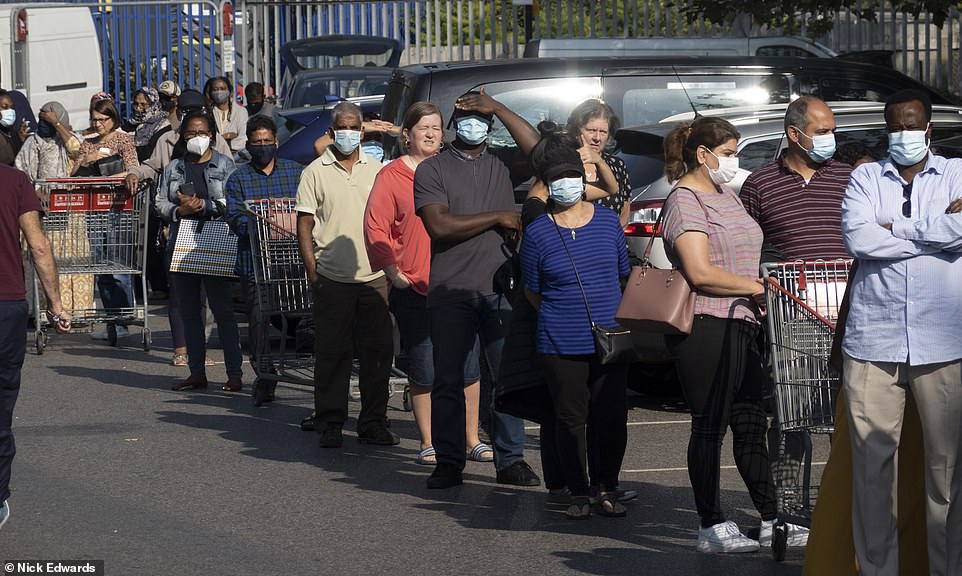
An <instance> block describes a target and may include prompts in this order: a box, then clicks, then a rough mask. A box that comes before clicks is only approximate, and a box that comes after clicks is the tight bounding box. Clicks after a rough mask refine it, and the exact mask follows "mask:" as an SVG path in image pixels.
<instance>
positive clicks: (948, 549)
mask: <svg viewBox="0 0 962 576" xmlns="http://www.w3.org/2000/svg"><path fill="white" fill-rule="evenodd" d="M931 117H932V104H931V102H930V100H929V98H928V96H927V95H925V94H924V93H921V92H917V91H902V92H899V93H897V94H894V95H893V96H892V97H890V98H889V100H888V102H886V105H885V122H886V127H887V129H888V132H889V158H886V159H885V160H882V161H879V162H874V163H870V164H864V165H862V166H859V167H858V168H856V169H855V171H854V172H853V173H852V179H851V181H850V182H849V185H848V189H847V190H846V192H845V200H844V201H843V203H842V232H843V234H844V239H845V245H846V248H847V249H848V250H849V252H851V254H852V255H853V256H855V257H856V258H858V260H859V268H858V271H857V273H856V275H855V277H854V279H853V280H852V283H853V285H852V290H851V294H852V296H851V309H850V312H849V317H848V321H847V323H846V332H845V337H844V340H843V343H842V351H843V352H844V365H843V372H842V373H843V385H844V387H845V395H846V398H847V400H848V409H849V425H850V427H851V431H852V474H853V488H854V490H853V510H852V515H853V524H854V537H855V550H856V554H857V556H858V564H859V569H860V571H861V573H862V574H872V575H880V576H885V575H893V576H894V575H896V574H898V572H899V556H898V552H899V542H898V533H897V528H896V516H897V502H895V497H894V494H895V490H894V486H895V485H896V482H897V478H896V468H895V454H896V450H897V448H898V444H899V436H900V433H901V428H902V420H903V413H904V408H905V395H906V391H907V390H909V389H911V391H912V393H913V394H914V396H915V398H916V402H917V405H918V409H919V415H920V418H921V421H922V434H923V438H924V442H925V462H926V482H925V489H926V496H927V499H926V516H927V527H928V530H927V534H928V555H929V570H930V574H933V575H940V576H946V575H956V574H962V525H960V522H962V517H960V514H962V508H960V507H959V505H958V504H957V503H956V502H955V499H956V497H957V496H958V495H959V493H960V488H962V482H960V480H962V473H959V472H957V471H956V467H957V465H958V463H959V446H960V442H959V441H960V428H962V371H960V358H962V327H960V325H959V323H958V319H959V318H960V317H962V261H960V256H962V214H956V213H952V214H949V213H947V211H948V207H949V206H950V205H951V204H952V203H953V202H954V201H956V200H958V199H959V197H960V196H962V189H960V187H959V182H962V160H959V159H951V160H949V159H946V158H943V157H941V156H937V155H935V154H933V153H932V152H930V151H929V149H928V148H929V143H930V141H931V137H932V125H931Z"/></svg>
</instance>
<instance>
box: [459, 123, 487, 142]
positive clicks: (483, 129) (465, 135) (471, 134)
mask: <svg viewBox="0 0 962 576" xmlns="http://www.w3.org/2000/svg"><path fill="white" fill-rule="evenodd" d="M487 137H488V123H487V122H485V121H484V120H481V119H480V118H475V117H473V116H469V117H467V118H461V119H460V120H458V138H459V139H460V140H461V141H462V142H464V143H465V144H467V145H469V146H477V145H478V144H481V143H482V142H484V140H485V138H487Z"/></svg>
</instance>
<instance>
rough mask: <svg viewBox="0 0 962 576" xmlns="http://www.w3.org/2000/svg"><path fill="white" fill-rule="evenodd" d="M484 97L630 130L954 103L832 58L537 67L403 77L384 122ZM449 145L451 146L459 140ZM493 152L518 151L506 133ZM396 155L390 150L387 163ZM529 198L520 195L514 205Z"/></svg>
mask: <svg viewBox="0 0 962 576" xmlns="http://www.w3.org/2000/svg"><path fill="white" fill-rule="evenodd" d="M481 87H484V89H485V91H486V92H487V93H488V94H489V95H491V96H493V97H494V98H496V99H497V100H499V101H500V102H502V103H504V104H505V105H507V106H508V107H509V108H511V109H512V110H514V111H515V112H517V113H518V114H520V115H521V116H522V117H524V118H525V119H526V120H527V121H528V122H530V123H532V124H533V125H534V124H537V123H538V122H540V121H541V120H553V121H554V122H557V123H559V124H561V125H564V123H565V122H566V121H567V119H568V114H569V113H570V112H571V110H572V109H573V108H574V107H575V106H576V105H578V104H579V103H580V102H582V101H583V100H585V99H587V98H601V99H603V100H604V101H605V102H607V103H608V104H609V105H611V107H612V108H613V109H614V111H615V113H616V114H618V116H619V118H620V119H621V122H622V125H625V126H638V125H646V124H653V123H657V122H659V121H661V120H662V119H664V118H668V117H671V116H675V115H677V114H680V113H685V112H691V111H692V110H693V109H697V110H698V111H699V112H704V111H707V110H713V109H721V108H733V107H740V106H748V107H758V106H765V105H777V104H782V105H784V104H787V103H788V102H790V101H791V100H792V99H794V98H796V97H798V96H801V95H812V96H817V97H819V98H821V99H823V100H825V101H866V100H868V101H877V102H880V101H884V100H885V99H886V98H887V97H888V96H889V95H891V94H893V93H894V92H896V91H898V90H900V89H903V88H917V89H921V90H925V91H927V92H929V93H930V94H931V96H932V99H933V101H934V102H937V103H939V104H952V103H954V101H953V100H952V99H950V98H949V97H947V96H944V95H942V94H940V93H936V92H934V91H932V90H930V89H928V88H926V87H925V86H923V85H922V84H920V83H919V82H916V81H915V80H913V79H911V78H909V77H908V76H905V75H904V74H901V73H899V72H896V71H894V70H891V69H888V68H882V67H877V66H872V65H868V64H863V63H859V62H849V61H843V60H833V59H827V58H735V57H729V58H724V57H684V56H682V57H670V58H669V57H657V58H655V57H648V58H569V59H553V58H551V59H540V58H538V59H522V60H506V61H498V62H484V63H470V62H458V63H440V64H423V65H415V66H405V67H403V68H399V69H398V70H397V71H395V72H394V75H393V77H392V78H391V83H390V86H389V88H388V92H387V95H386V96H385V98H384V107H383V110H382V112H381V117H382V118H383V119H384V120H388V121H391V122H394V123H395V124H399V123H400V122H401V119H402V118H403V116H404V111H405V110H406V109H407V107H408V106H409V105H410V104H411V103H413V102H416V101H418V100H430V101H432V102H434V103H435V104H437V105H438V106H440V107H441V110H442V111H443V112H444V115H445V118H448V117H450V115H451V112H452V111H453V109H454V101H455V99H456V98H457V97H458V96H459V95H461V94H463V93H464V92H467V91H468V90H472V89H478V88H481ZM446 137H447V139H449V140H450V139H451V138H453V133H451V132H449V133H447V134H446ZM489 144H490V145H491V146H492V147H493V148H510V147H514V146H515V143H514V141H513V140H512V139H511V137H510V135H509V134H508V132H507V130H506V129H505V128H504V127H503V126H502V125H501V124H500V123H497V124H496V125H495V127H494V129H493V131H492V134H491V136H490V139H489ZM392 145H393V143H388V145H387V146H386V153H387V154H388V155H389V157H391V156H392V153H393V150H392V149H391V146H392ZM626 161H629V162H628V163H629V168H630V169H631V170H632V172H633V173H632V174H631V177H632V181H633V182H635V181H641V180H639V178H640V177H641V176H643V175H644V174H645V173H646V171H649V168H650V167H649V168H646V165H645V164H646V161H645V160H644V159H642V160H641V161H640V162H639V161H637V160H633V159H631V158H626ZM635 171H638V172H639V174H637V175H636V174H635V173H634V172H635ZM651 181H652V179H650V180H647V182H645V183H650V182H651ZM525 190H526V187H522V188H519V189H518V190H517V193H518V195H519V196H520V195H521V194H522V193H523V192H524V191H525Z"/></svg>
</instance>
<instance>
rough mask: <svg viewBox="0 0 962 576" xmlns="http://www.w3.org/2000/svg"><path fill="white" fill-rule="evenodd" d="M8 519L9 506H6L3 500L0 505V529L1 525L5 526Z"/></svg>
mask: <svg viewBox="0 0 962 576" xmlns="http://www.w3.org/2000/svg"><path fill="white" fill-rule="evenodd" d="M9 519H10V504H8V503H7V501H6V500H4V501H3V504H0V528H2V527H3V525H4V524H6V523H7V520H9Z"/></svg>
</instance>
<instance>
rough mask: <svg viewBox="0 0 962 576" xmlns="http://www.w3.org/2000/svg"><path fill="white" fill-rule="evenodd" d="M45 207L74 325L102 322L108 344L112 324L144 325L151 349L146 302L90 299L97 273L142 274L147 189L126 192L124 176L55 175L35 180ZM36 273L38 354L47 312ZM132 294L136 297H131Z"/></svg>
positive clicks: (48, 232) (145, 340)
mask: <svg viewBox="0 0 962 576" xmlns="http://www.w3.org/2000/svg"><path fill="white" fill-rule="evenodd" d="M37 186H38V189H39V192H40V195H41V204H42V206H43V210H44V216H43V219H42V224H43V229H44V232H45V233H46V235H47V238H48V240H49V241H50V248H51V252H52V254H53V257H54V260H55V261H56V263H57V271H58V273H59V277H60V285H61V299H62V300H63V304H64V309H66V310H67V311H68V312H70V315H71V324H72V326H73V327H74V330H83V329H85V328H88V329H89V327H90V325H91V324H93V323H95V322H107V323H108V325H107V334H108V339H109V341H110V344H111V345H113V346H116V345H117V331H116V325H117V324H121V325H124V326H130V325H136V326H141V327H143V334H142V338H143V346H144V351H149V350H150V345H151V336H150V329H149V328H148V326H147V305H146V302H145V301H142V302H140V303H139V304H138V302H137V301H136V299H134V300H132V301H131V302H130V306H128V307H124V308H113V309H109V310H108V309H104V308H97V307H96V306H95V304H94V277H95V275H97V274H129V275H132V276H139V277H140V281H141V288H142V289H143V292H142V294H146V293H147V286H146V283H147V281H146V278H145V276H144V256H145V254H146V246H145V242H146V237H147V234H146V226H147V217H146V216H147V215H146V214H145V212H144V209H145V207H146V206H148V202H147V191H146V189H145V188H141V190H140V191H138V192H137V193H136V194H131V193H130V192H128V190H127V187H126V184H125V182H124V179H123V178H58V179H49V180H45V181H40V182H38V184H37ZM40 288H41V287H40V280H39V277H38V276H37V275H36V274H34V282H33V303H34V311H35V312H34V313H35V318H36V331H35V344H36V348H37V354H43V349H44V347H45V346H46V344H47V334H48V328H49V326H50V317H49V316H48V314H47V307H46V305H45V304H44V302H43V300H42V298H41V290H40ZM134 298H136V296H134Z"/></svg>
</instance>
